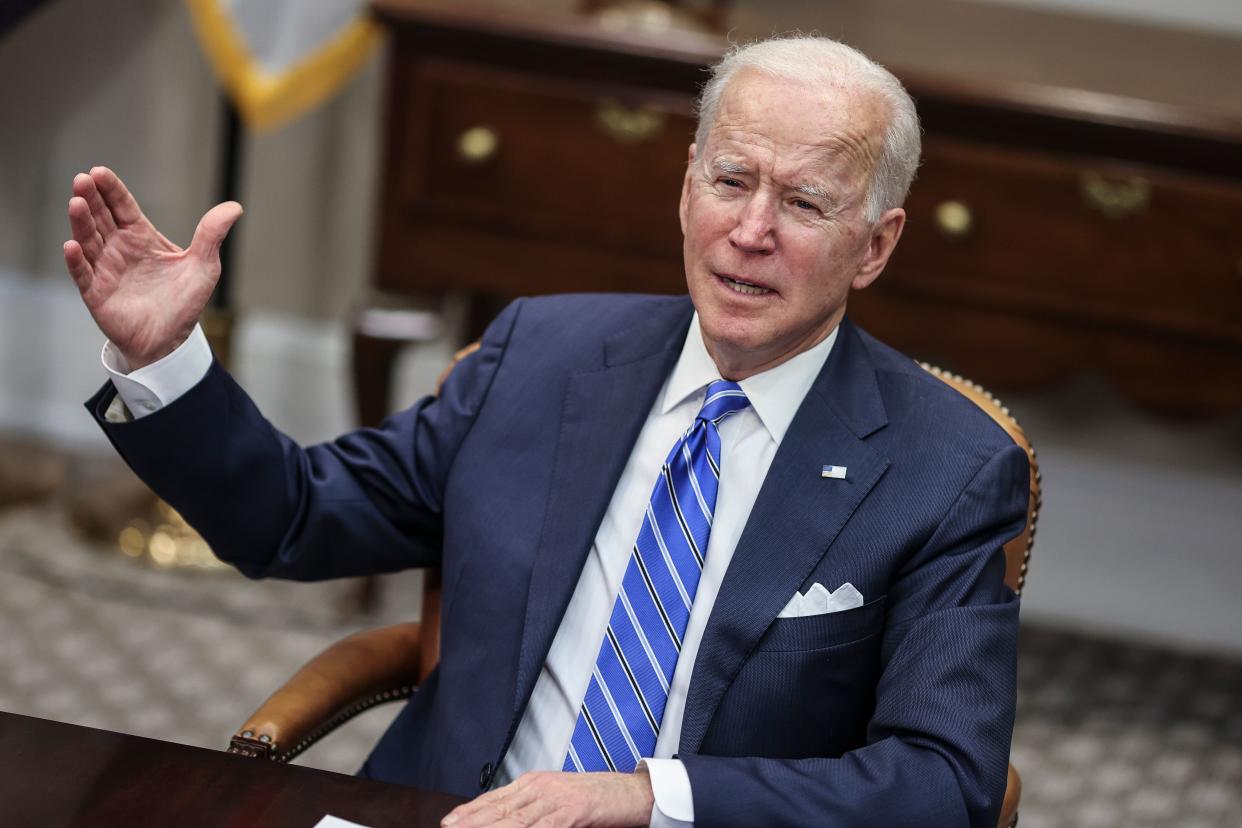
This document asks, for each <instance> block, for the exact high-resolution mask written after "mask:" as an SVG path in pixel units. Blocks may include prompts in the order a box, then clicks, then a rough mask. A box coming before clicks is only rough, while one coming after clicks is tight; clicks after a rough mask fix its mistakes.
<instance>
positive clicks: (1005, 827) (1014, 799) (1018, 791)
mask: <svg viewBox="0 0 1242 828" xmlns="http://www.w3.org/2000/svg"><path fill="white" fill-rule="evenodd" d="M1021 798H1022V778H1021V777H1020V776H1018V769H1017V768H1015V767H1014V766H1013V765H1012V764H1011V765H1010V766H1009V781H1008V782H1006V783H1005V799H1004V801H1003V802H1002V803H1001V812H1000V819H999V820H997V821H996V828H1014V826H1016V825H1017V824H1018V800H1019V799H1021Z"/></svg>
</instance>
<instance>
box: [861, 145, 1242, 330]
mask: <svg viewBox="0 0 1242 828" xmlns="http://www.w3.org/2000/svg"><path fill="white" fill-rule="evenodd" d="M907 212H908V216H909V218H908V222H907V225H906V229H905V233H904V235H903V237H902V240H901V243H900V244H899V245H898V249H897V251H896V253H895V254H894V258H893V263H892V267H891V270H890V272H889V273H887V274H886V275H885V276H884V278H883V279H882V280H881V284H882V285H885V283H887V284H886V287H888V288H890V289H895V288H900V289H902V290H904V291H910V292H924V293H934V294H938V295H941V296H949V297H953V298H957V299H960V300H961V301H963V302H966V303H976V304H978V303H982V304H986V305H990V306H994V307H1005V308H1009V309H1014V310H1019V311H1020V312H1023V313H1037V314H1049V315H1052V316H1055V317H1059V318H1063V319H1071V320H1083V321H1090V322H1093V323H1098V324H1104V325H1108V326H1115V327H1122V328H1128V329H1131V330H1133V329H1136V328H1138V329H1150V330H1159V331H1162V332H1164V333H1175V334H1179V335H1189V336H1194V337H1203V336H1206V337H1210V338H1216V339H1224V340H1226V341H1232V342H1238V343H1242V186H1238V187H1233V186H1230V185H1228V184H1222V183H1219V182H1216V181H1208V180H1200V179H1197V178H1194V177H1192V176H1187V175H1178V174H1175V173H1171V172H1167V171H1162V170H1158V169H1152V168H1145V167H1140V166H1136V165H1125V164H1120V163H1117V162H1100V161H1096V160H1095V159H1091V158H1086V157H1073V156H1059V155H1053V154H1041V153H1035V152H1019V151H1010V150H1006V149H996V148H988V147H981V146H975V145H972V144H968V143H964V142H957V141H949V140H945V139H929V140H928V142H927V146H926V151H925V157H924V166H923V167H922V169H921V170H920V173H919V178H918V180H917V181H916V182H915V185H914V188H913V190H912V191H911V195H910V199H909V202H908V204H907Z"/></svg>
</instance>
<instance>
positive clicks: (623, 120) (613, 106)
mask: <svg viewBox="0 0 1242 828" xmlns="http://www.w3.org/2000/svg"><path fill="white" fill-rule="evenodd" d="M595 123H596V124H598V125H599V128H600V129H602V130H603V131H604V132H605V133H606V134H607V135H608V136H609V137H610V138H612V139H613V140H614V141H616V142H617V143H618V144H637V143H640V142H642V141H646V140H647V139H649V138H653V137H655V136H656V135H658V134H659V133H660V130H662V129H663V128H664V113H663V112H661V111H660V110H658V109H656V108H655V107H653V106H650V105H644V106H637V107H632V108H631V107H627V106H625V105H624V104H622V103H621V102H619V101H617V100H614V99H613V98H604V99H603V100H601V101H600V102H599V103H598V104H596V106H595Z"/></svg>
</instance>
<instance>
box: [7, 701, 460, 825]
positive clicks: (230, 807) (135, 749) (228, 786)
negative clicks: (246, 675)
mask: <svg viewBox="0 0 1242 828" xmlns="http://www.w3.org/2000/svg"><path fill="white" fill-rule="evenodd" d="M463 801H464V800H462V799H460V798H459V797H455V796H449V795H447V794H440V793H430V792H426V791H418V790H415V789H413V788H405V787H400V786H397V785H387V784H384V783H380V782H373V781H370V780H365V779H357V778H355V777H352V776H343V775H341V774H337V773H328V772H327V771H319V770H313V769H311V768H301V767H295V766H292V765H280V764H276V763H274V762H269V761H264V760H259V759H248V758H245V757H241V756H233V755H231V754H228V753H224V752H222V751H221V752H217V751H211V750H203V749H201V748H193V747H187V746H185V745H177V744H172V743H171V742H161V741H158V740H155V739H143V738H140V737H137V736H126V735H124V734H120V733H111V732H108V731H104V730H95V729H93V728H87V727H78V726H76V725H69V724H62V723H60V722H51V721H46V720H44V719H35V718H31V717H28V716H18V715H14V714H12V713H3V712H0V823H2V824H4V825H109V826H111V825H132V826H168V825H265V826H291V828H292V826H297V828H306V827H307V826H311V825H314V824H315V823H316V822H318V821H319V820H320V818H322V817H323V816H324V815H325V814H332V815H333V816H338V817H341V818H342V819H348V820H352V821H355V822H358V823H361V824H364V825H370V826H373V828H381V826H397V825H401V826H427V828H431V827H432V826H438V825H439V824H440V819H441V818H442V817H443V816H444V815H445V814H447V813H448V812H449V811H450V810H452V809H453V808H454V807H456V806H457V805H458V804H460V803H461V802H463Z"/></svg>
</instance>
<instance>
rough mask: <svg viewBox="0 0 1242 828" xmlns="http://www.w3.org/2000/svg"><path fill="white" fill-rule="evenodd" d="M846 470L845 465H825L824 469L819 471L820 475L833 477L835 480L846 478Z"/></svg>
mask: <svg viewBox="0 0 1242 828" xmlns="http://www.w3.org/2000/svg"><path fill="white" fill-rule="evenodd" d="M845 472H846V467H845V466H824V469H823V471H821V472H820V473H819V476H820V477H831V478H832V479H833V480H844V479H845Z"/></svg>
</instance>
